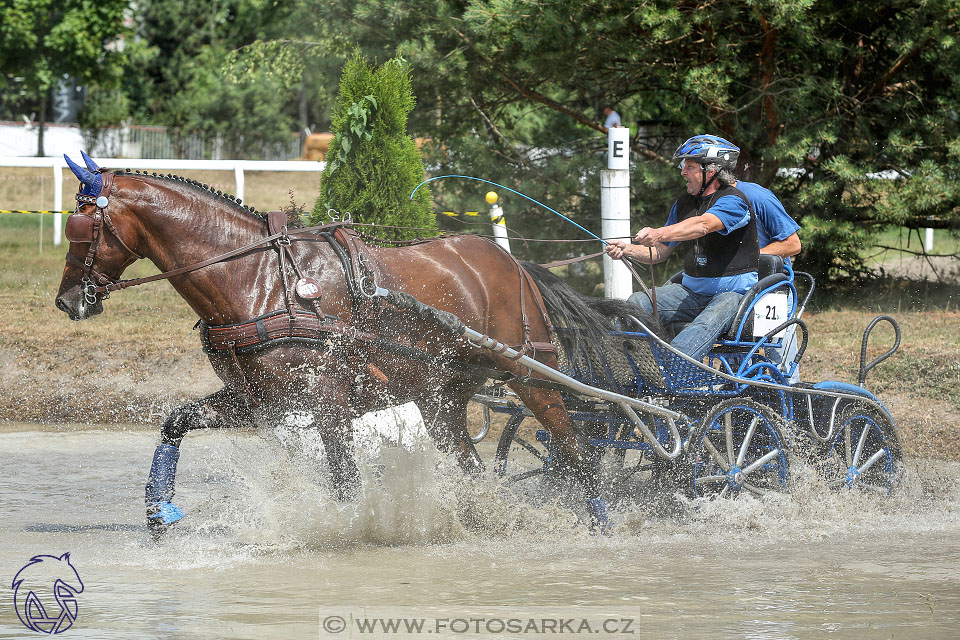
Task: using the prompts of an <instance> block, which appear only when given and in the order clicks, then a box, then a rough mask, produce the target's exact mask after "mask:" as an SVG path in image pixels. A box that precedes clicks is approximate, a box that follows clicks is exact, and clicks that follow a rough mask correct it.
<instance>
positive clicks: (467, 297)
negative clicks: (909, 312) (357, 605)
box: [56, 154, 605, 535]
mask: <svg viewBox="0 0 960 640" xmlns="http://www.w3.org/2000/svg"><path fill="white" fill-rule="evenodd" d="M84 160H85V161H86V164H87V169H84V168H83V167H79V166H78V165H76V164H74V163H72V162H70V160H69V158H67V161H68V163H69V164H70V166H71V168H72V169H73V171H74V173H75V174H76V175H77V177H78V178H79V179H80V181H81V182H82V183H83V184H82V189H81V192H80V194H78V196H77V199H78V204H77V209H76V211H75V212H74V214H73V215H71V216H70V218H68V220H67V225H66V231H67V237H68V239H69V240H70V247H69V252H68V254H67V264H66V266H65V268H64V272H63V280H62V282H61V284H60V290H59V292H58V294H57V298H56V304H57V307H58V308H60V309H61V310H63V311H64V312H66V313H67V314H68V315H69V316H70V318H71V319H73V320H82V319H84V318H88V317H90V316H92V315H95V314H98V313H101V312H102V310H103V306H102V299H103V293H104V292H105V291H110V290H114V289H119V288H122V285H123V284H125V283H126V282H129V281H118V278H119V277H120V275H121V274H122V272H123V270H124V269H125V268H126V267H127V266H129V265H130V264H132V263H133V262H134V261H135V260H137V259H139V258H146V259H149V260H150V261H152V262H153V263H154V264H155V265H156V266H157V268H159V269H160V270H161V271H162V272H165V273H166V272H171V271H172V272H174V274H170V276H169V280H170V283H171V284H172V285H173V287H174V288H175V289H176V290H177V292H178V293H179V294H180V295H181V296H182V297H183V298H184V300H186V301H187V303H188V304H189V305H190V307H191V308H192V309H193V310H194V311H195V312H196V314H197V316H198V317H199V319H200V325H201V329H202V335H203V336H204V347H205V350H206V351H207V352H208V353H209V354H210V356H209V357H210V363H211V365H212V366H213V368H214V371H215V372H216V373H217V375H218V376H219V377H220V379H221V380H222V381H223V385H224V386H223V388H222V389H221V390H219V391H217V392H216V393H213V394H211V395H209V396H207V397H205V398H202V399H199V400H196V401H194V402H191V403H189V404H186V405H184V406H181V407H179V408H177V409H176V410H174V411H173V412H172V413H171V414H170V416H169V417H168V418H167V419H166V420H165V421H164V423H163V426H162V427H161V442H160V445H159V446H158V447H157V450H156V453H155V455H154V461H153V465H152V467H151V470H150V475H149V478H148V482H147V487H146V502H147V523H148V525H149V527H150V529H151V531H152V532H154V534H155V535H159V534H160V533H162V532H163V531H164V530H165V529H166V527H168V526H169V525H170V524H172V523H173V522H175V521H177V520H179V519H180V518H182V517H183V513H182V512H181V511H180V510H179V509H178V508H177V507H176V506H174V505H173V504H172V502H171V501H172V499H173V495H174V478H175V474H176V463H177V460H178V458H179V447H180V445H181V441H182V439H183V437H184V435H185V434H186V433H187V432H188V431H191V430H193V429H200V428H216V429H223V428H232V427H245V426H252V425H255V424H257V423H259V422H261V421H263V420H270V419H275V418H277V417H278V416H280V415H281V414H283V413H284V412H288V411H292V410H296V411H301V412H308V413H310V414H312V415H313V416H314V421H313V424H314V425H316V426H317V428H318V429H319V431H320V436H321V439H322V441H323V443H324V447H325V449H326V451H327V454H328V460H329V464H330V467H331V474H332V478H333V481H334V483H333V484H334V486H335V487H336V489H335V497H336V498H337V499H340V500H349V499H352V498H353V497H355V495H356V492H357V490H358V489H359V471H358V469H357V466H356V462H355V460H354V456H353V448H352V443H353V435H352V433H351V419H353V418H355V417H357V416H359V415H362V414H364V413H366V412H368V411H373V410H377V409H381V408H385V407H388V406H393V405H397V404H401V403H404V402H408V401H413V402H415V403H416V404H417V406H418V407H419V409H420V411H421V413H422V415H423V417H424V422H425V424H426V425H427V428H428V430H429V432H430V434H431V436H432V437H433V438H434V440H435V441H436V443H437V445H438V447H439V448H440V449H441V450H444V451H448V452H451V453H453V454H455V455H456V458H457V460H458V462H459V464H460V466H461V467H462V468H463V469H465V470H467V471H469V472H471V473H477V472H479V471H480V470H481V469H482V468H483V465H482V462H481V460H480V457H479V456H478V454H477V451H476V449H475V448H474V446H473V444H472V442H471V441H470V438H469V434H468V432H467V425H466V408H467V403H468V401H469V400H470V398H471V397H472V396H473V394H474V393H475V392H476V391H477V390H478V389H479V388H480V387H481V386H482V384H483V380H484V379H485V378H486V376H487V375H489V373H490V371H489V370H488V369H484V368H483V367H486V368H493V369H496V370H498V371H501V372H506V373H509V374H514V375H516V376H521V374H522V373H523V372H522V371H521V370H520V367H519V366H518V365H517V363H516V362H515V361H512V360H510V359H507V358H505V357H502V356H499V355H497V354H494V353H489V352H484V351H481V350H479V349H478V348H476V347H475V346H473V345H471V344H470V343H468V342H466V341H465V340H464V339H462V338H459V337H457V336H455V335H453V334H451V333H450V332H449V331H447V330H445V329H444V328H443V327H442V326H440V325H439V324H438V323H437V322H436V321H434V320H433V319H432V318H431V317H430V316H429V314H426V315H425V314H422V313H421V314H418V313H413V312H411V311H409V310H406V311H405V310H401V309H398V308H397V307H395V306H393V305H390V304H388V303H386V302H383V301H382V299H379V298H376V297H372V296H369V291H371V290H373V289H374V288H375V289H376V290H377V291H382V290H384V289H386V290H390V291H398V292H405V293H407V294H410V295H412V296H413V297H414V298H416V299H417V300H419V301H420V302H422V303H424V304H426V305H430V306H431V307H434V308H435V309H439V310H442V311H446V312H449V313H452V314H455V315H456V316H458V317H459V318H460V319H462V321H463V322H464V324H466V325H467V326H469V327H471V328H474V329H476V330H477V331H480V332H482V333H484V334H486V335H489V336H491V337H494V338H496V339H497V340H499V341H501V342H502V343H504V344H508V345H517V346H521V345H527V348H528V349H529V348H530V347H531V345H533V346H536V347H538V348H537V349H536V350H535V351H534V353H535V354H536V357H537V359H538V360H540V361H542V362H544V363H545V364H547V365H550V366H554V367H555V366H556V353H555V352H552V351H550V350H549V348H546V345H547V343H549V341H550V330H551V329H550V326H549V320H548V318H547V316H546V312H545V311H544V310H543V306H542V300H541V297H540V293H539V291H538V290H537V288H536V286H535V285H534V284H533V283H532V281H531V280H530V278H529V277H528V276H526V274H525V272H524V270H523V269H522V268H521V267H520V265H519V264H518V263H517V262H516V260H514V259H513V257H512V256H510V254H508V253H506V252H505V251H503V250H502V249H500V248H499V247H497V245H495V244H493V243H491V242H489V241H487V240H485V239H483V238H480V237H477V236H455V237H446V238H441V239H437V240H433V241H429V242H424V243H421V244H415V245H412V246H405V247H396V248H376V247H367V246H360V245H358V244H357V241H356V239H355V236H352V235H350V234H349V233H344V231H343V230H342V229H341V231H340V232H339V234H337V235H336V238H331V237H330V232H331V231H334V229H333V228H332V227H331V228H330V229H319V230H314V231H309V232H305V233H297V230H296V229H292V230H290V231H289V233H286V232H287V229H286V227H284V228H283V230H282V232H281V234H280V237H278V238H275V239H274V241H272V242H267V241H265V239H269V238H268V236H269V235H270V229H269V228H268V223H267V220H266V219H265V218H264V216H261V215H259V214H257V213H256V212H254V211H253V210H252V209H250V208H248V207H244V206H241V205H240V204H239V202H237V201H234V200H233V199H232V198H230V197H228V196H224V195H222V194H220V193H219V192H216V193H215V192H213V191H212V190H210V189H207V188H206V187H205V186H204V185H199V184H198V183H194V182H192V181H190V180H185V179H183V178H178V177H176V176H157V175H156V174H154V175H152V176H148V175H147V174H141V173H139V172H138V173H130V172H122V171H115V172H109V171H104V170H102V169H99V168H98V167H96V165H95V164H93V163H92V161H90V160H89V158H87V157H86V155H85V154H84ZM274 235H276V234H274ZM337 239H339V240H340V241H337ZM351 244H352V245H353V251H351ZM243 247H246V249H245V250H243V251H240V252H237V251H235V250H237V249H238V248H243ZM251 247H252V248H251ZM231 252H232V253H234V254H236V255H232V256H231V257H229V258H227V259H223V260H219V261H214V262H213V263H211V264H208V265H206V266H203V267H202V268H197V265H198V264H200V263H203V262H204V261H207V260H208V259H210V258H211V257H213V256H217V255H220V254H224V253H227V254H229V253H231ZM354 254H357V255H354ZM191 265H192V266H191ZM351 270H352V271H353V272H354V273H353V274H351ZM357 276H359V281H358V278H357ZM298 277H299V280H297V278H298ZM294 280H297V286H296V287H294V286H293V284H292V282H293V281H294ZM118 283H120V284H118ZM302 284H306V287H305V288H304V289H303V290H301V286H300V285H302ZM294 288H295V289H296V291H294ZM254 320H259V322H253V321H254ZM311 322H312V324H311ZM218 336H219V337H218ZM508 384H509V386H510V387H511V388H512V389H513V390H514V391H515V392H516V393H517V395H518V396H519V397H520V398H521V400H522V401H523V403H524V404H525V405H526V406H527V407H528V408H529V409H530V410H531V411H532V412H533V414H534V415H535V416H536V418H537V419H538V420H539V421H540V422H541V423H542V424H543V425H544V426H545V427H546V428H547V429H548V430H549V431H550V432H551V434H552V438H553V441H554V442H555V443H556V444H557V452H558V455H557V458H558V462H559V466H560V467H561V468H564V469H567V470H568V471H569V472H571V474H572V476H573V477H574V478H575V479H577V480H578V481H579V482H581V483H582V484H583V485H584V486H585V487H586V490H587V493H586V495H587V496H588V498H590V500H589V501H588V503H589V505H590V510H591V513H592V515H593V517H594V518H595V519H596V520H599V521H600V522H599V524H601V526H603V524H604V518H605V513H604V511H605V509H604V507H603V503H602V499H600V498H599V495H598V494H599V488H598V484H597V482H596V480H595V476H594V474H593V473H592V469H591V468H589V464H588V462H587V459H588V458H589V456H585V455H582V454H583V452H584V451H585V443H584V442H583V441H582V440H581V439H580V437H579V436H578V435H576V434H575V432H574V429H573V426H572V423H571V420H570V418H569V416H568V414H567V412H566V410H565V408H564V405H563V401H562V399H561V397H560V394H559V392H557V391H553V390H547V389H544V388H538V387H535V386H528V385H524V384H522V383H520V382H517V381H513V382H510V383H508Z"/></svg>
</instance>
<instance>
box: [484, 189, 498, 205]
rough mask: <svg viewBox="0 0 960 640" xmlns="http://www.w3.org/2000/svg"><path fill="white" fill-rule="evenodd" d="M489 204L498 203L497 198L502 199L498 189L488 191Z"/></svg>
mask: <svg viewBox="0 0 960 640" xmlns="http://www.w3.org/2000/svg"><path fill="white" fill-rule="evenodd" d="M486 198H487V204H496V203H497V200H499V199H500V196H498V195H497V192H496V191H487V195H486Z"/></svg>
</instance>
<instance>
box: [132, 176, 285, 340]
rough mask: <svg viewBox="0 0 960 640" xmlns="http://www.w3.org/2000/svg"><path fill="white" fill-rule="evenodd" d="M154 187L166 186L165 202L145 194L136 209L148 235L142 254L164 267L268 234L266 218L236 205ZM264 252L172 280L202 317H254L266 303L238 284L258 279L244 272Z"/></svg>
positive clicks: (197, 259)
mask: <svg viewBox="0 0 960 640" xmlns="http://www.w3.org/2000/svg"><path fill="white" fill-rule="evenodd" d="M156 188H157V189H158V190H166V191H167V192H166V193H163V194H162V196H161V198H158V200H157V201H159V202H163V203H164V204H163V205H161V206H158V205H157V204H156V202H157V201H154V202H152V203H151V202H149V200H148V199H145V202H147V204H145V206H143V207H142V208H139V209H138V211H137V216H138V218H140V221H141V224H142V226H143V234H144V235H145V236H146V238H145V239H146V246H145V247H144V248H143V249H144V250H143V254H144V256H145V257H147V258H149V259H150V260H151V261H152V262H153V263H154V265H156V267H157V268H158V269H160V270H161V271H163V272H167V271H173V270H175V269H180V268H183V267H188V266H191V265H194V264H197V263H200V262H203V261H205V260H208V259H210V258H213V257H216V256H218V255H221V254H224V253H228V252H230V251H233V250H235V249H238V248H240V247H244V246H247V245H250V244H252V243H254V242H256V241H257V240H258V239H261V238H264V237H265V236H266V225H264V224H263V221H262V220H260V219H258V218H255V217H253V216H251V215H250V214H248V213H246V212H244V211H242V210H239V209H238V208H237V207H235V206H233V205H232V204H228V203H226V202H220V201H218V200H216V199H213V198H208V197H206V196H205V195H204V194H203V193H198V194H194V193H191V192H190V191H189V190H187V191H184V190H181V189H177V188H173V187H166V185H160V186H156ZM171 196H173V197H171ZM170 203H175V204H173V205H172V206H171V205H170ZM251 253H255V251H253V250H252V251H251ZM263 255H264V253H263V252H260V253H257V254H256V256H249V257H247V258H246V259H242V260H235V261H230V262H228V263H227V262H225V263H223V264H222V265H220V266H219V267H217V266H211V267H208V268H204V269H200V270H197V271H193V272H191V273H189V274H187V275H185V276H182V277H177V278H174V279H172V280H171V284H172V285H173V286H174V288H175V289H176V290H177V291H178V293H180V295H181V296H182V297H183V298H184V299H185V300H186V301H187V303H188V304H189V305H190V306H191V307H192V308H193V310H194V311H195V312H196V313H197V315H199V316H200V318H201V319H203V320H204V321H207V322H211V321H213V322H215V323H224V322H230V321H231V320H230V319H231V318H233V317H241V318H243V317H250V314H256V312H257V311H258V309H259V306H262V305H263V302H262V301H259V302H258V298H259V297H258V296H256V295H236V288H237V285H236V284H235V283H238V282H247V283H255V282H257V281H258V280H257V278H256V277H255V276H252V277H250V278H247V277H245V275H244V274H246V272H247V271H249V270H258V269H260V268H261V266H262V265H261V262H262V259H263ZM257 256H259V257H257ZM223 265H228V266H227V268H224V266H223Z"/></svg>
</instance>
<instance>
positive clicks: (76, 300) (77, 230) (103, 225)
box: [56, 151, 142, 320]
mask: <svg viewBox="0 0 960 640" xmlns="http://www.w3.org/2000/svg"><path fill="white" fill-rule="evenodd" d="M80 153H81V155H82V156H83V160H84V163H85V164H86V168H83V167H81V166H79V165H77V164H76V163H74V162H73V161H72V160H70V158H68V157H67V156H66V155H64V158H65V159H66V161H67V164H68V165H69V167H70V169H71V170H72V171H73V173H74V175H76V176H77V178H78V179H79V180H80V182H81V183H82V184H81V185H80V190H79V192H78V193H77V207H76V209H75V210H74V212H73V213H72V214H71V215H70V216H69V217H68V218H67V224H66V227H65V229H64V235H65V236H66V237H67V240H68V241H69V242H70V248H69V249H68V250H67V264H66V265H65V267H64V269H63V278H62V279H61V280H60V290H59V291H58V292H57V299H56V303H57V308H58V309H60V310H61V311H63V312H65V313H66V314H68V315H69V316H70V319H71V320H83V319H85V318H89V317H90V316H94V315H97V314H98V313H102V312H103V300H104V298H106V297H107V295H108V292H107V291H106V290H105V289H104V286H105V285H108V284H111V283H114V282H116V281H117V279H118V278H119V277H120V275H121V274H122V273H123V270H124V269H126V268H127V267H128V266H129V265H130V264H132V263H133V262H135V261H136V260H137V259H139V258H141V257H142V256H141V255H140V254H139V253H137V251H136V249H135V248H136V246H137V239H138V238H137V230H136V228H135V225H134V224H133V216H132V215H130V214H129V213H128V212H127V210H126V208H125V205H124V203H123V202H122V199H121V198H120V197H118V194H117V193H114V192H113V186H114V185H113V181H114V177H115V174H113V173H110V172H108V171H105V170H103V169H101V168H99V167H98V166H97V165H96V164H94V162H93V160H91V159H90V158H89V157H87V154H85V153H83V152H82V151H81V152H80Z"/></svg>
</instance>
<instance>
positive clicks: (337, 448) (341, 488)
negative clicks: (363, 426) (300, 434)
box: [314, 399, 361, 502]
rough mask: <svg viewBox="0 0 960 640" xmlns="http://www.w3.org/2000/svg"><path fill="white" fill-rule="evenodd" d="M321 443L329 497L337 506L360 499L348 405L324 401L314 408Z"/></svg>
mask: <svg viewBox="0 0 960 640" xmlns="http://www.w3.org/2000/svg"><path fill="white" fill-rule="evenodd" d="M317 407H318V408H317V409H315V410H314V416H315V417H316V418H318V420H317V423H318V424H319V429H320V439H321V440H322V441H323V448H324V451H326V454H327V464H329V465H330V477H331V478H330V479H331V481H332V484H333V488H332V495H333V498H334V499H335V500H337V501H338V502H350V501H352V500H356V499H357V498H358V497H359V496H360V489H361V481H360V469H359V467H358V466H357V460H356V455H355V447H354V441H353V420H352V413H351V411H350V409H349V406H348V405H345V404H341V403H338V402H330V401H329V399H324V400H322V401H320V402H318V404H317Z"/></svg>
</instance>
